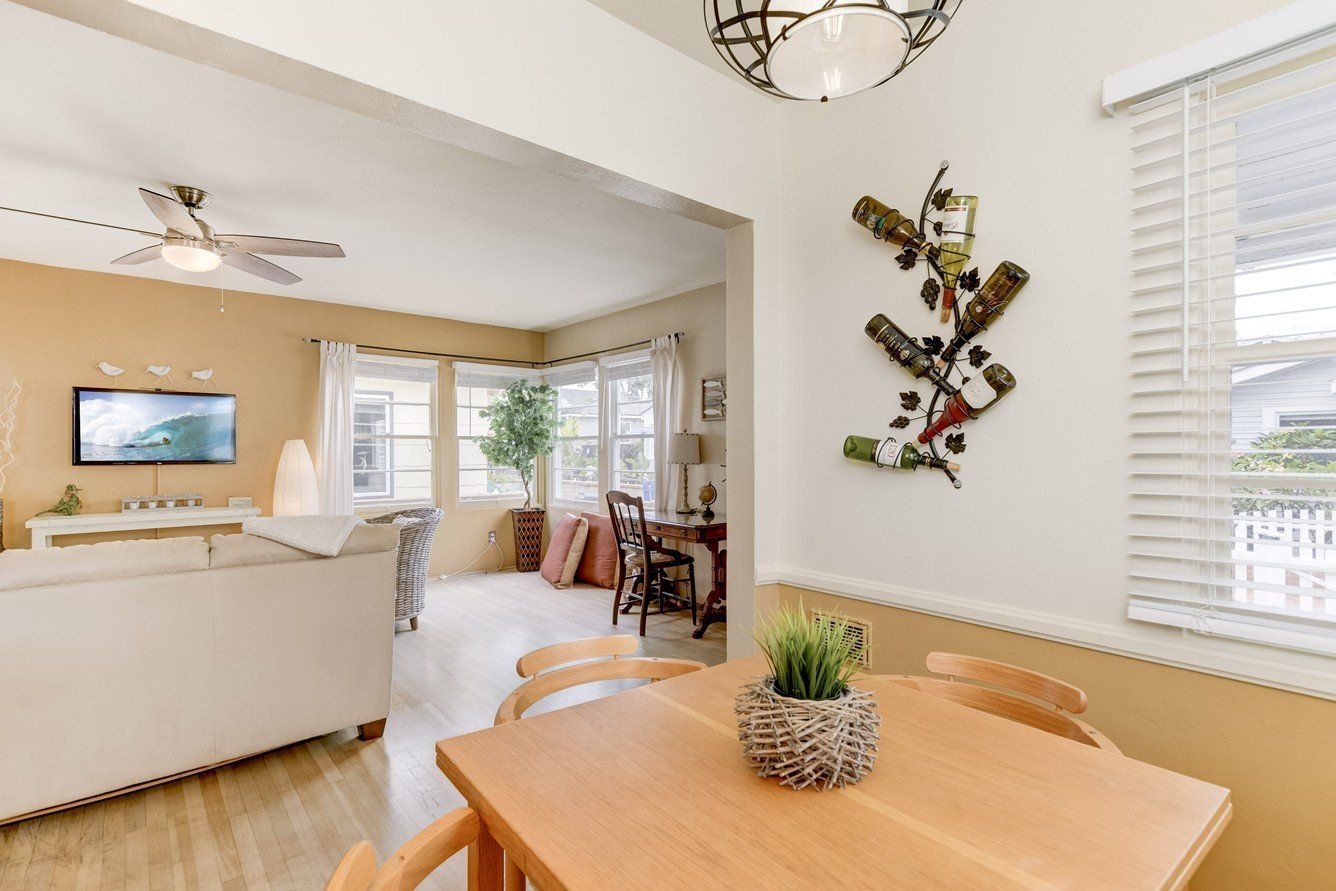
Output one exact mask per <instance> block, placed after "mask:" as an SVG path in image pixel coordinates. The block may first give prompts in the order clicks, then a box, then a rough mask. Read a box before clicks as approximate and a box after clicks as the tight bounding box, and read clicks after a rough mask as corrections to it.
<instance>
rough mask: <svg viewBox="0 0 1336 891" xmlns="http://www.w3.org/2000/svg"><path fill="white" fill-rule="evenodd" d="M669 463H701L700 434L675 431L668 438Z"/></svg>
mask: <svg viewBox="0 0 1336 891" xmlns="http://www.w3.org/2000/svg"><path fill="white" fill-rule="evenodd" d="M668 463H669V464H699V463H700V436H699V435H698V434H695V433H674V434H672V436H670V437H669V439H668Z"/></svg>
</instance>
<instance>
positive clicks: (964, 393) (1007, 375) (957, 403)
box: [918, 363, 1016, 445]
mask: <svg viewBox="0 0 1336 891" xmlns="http://www.w3.org/2000/svg"><path fill="white" fill-rule="evenodd" d="M1014 389H1016V378H1014V377H1013V376H1012V374H1011V372H1010V371H1007V369H1006V368H1005V367H1004V366H1002V365H999V364H997V363H993V364H992V365H989V366H988V367H987V368H985V369H984V370H983V373H982V374H980V375H979V376H978V377H973V378H970V379H969V380H968V381H966V382H965V385H964V386H963V387H961V388H960V389H959V390H956V391H955V393H953V394H952V395H951V398H950V399H947V400H946V406H945V407H944V408H943V409H942V413H941V414H939V415H938V416H937V420H935V421H933V422H932V424H931V425H929V426H928V428H927V429H925V430H924V431H923V432H922V433H920V434H919V435H918V441H919V442H920V443H922V444H923V445H927V444H928V442H930V441H931V440H932V438H933V437H934V436H937V435H938V434H939V433H941V432H942V431H943V430H945V429H946V428H948V427H954V426H956V425H957V424H963V423H965V422H966V421H968V420H971V419H973V418H977V417H978V416H979V415H981V414H983V413H984V412H985V411H987V410H988V409H990V408H992V407H993V406H994V405H996V404H997V403H998V402H999V401H1001V399H1002V397H1003V396H1005V395H1007V394H1008V393H1010V392H1011V391H1012V390H1014Z"/></svg>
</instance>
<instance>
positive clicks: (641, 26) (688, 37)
mask: <svg viewBox="0 0 1336 891" xmlns="http://www.w3.org/2000/svg"><path fill="white" fill-rule="evenodd" d="M589 2H590V3H592V4H594V5H595V6H598V7H600V8H602V9H604V10H606V11H607V12H610V13H612V14H613V15H615V16H616V17H617V18H619V19H621V20H622V21H624V22H626V23H627V24H628V25H630V26H631V27H633V28H635V29H637V30H639V31H643V32H645V33H646V34H648V35H649V36H650V37H653V38H654V39H655V40H657V41H659V42H660V43H666V44H667V45H668V46H671V47H672V48H673V49H675V50H677V51H678V52H680V53H683V54H685V55H687V56H690V57H691V58H693V59H695V60H696V61H697V62H701V63H703V64H705V65H708V66H709V67H711V68H713V69H714V70H716V71H719V72H722V73H723V74H726V75H728V76H729V77H731V78H733V79H734V80H737V81H738V82H739V83H742V78H741V77H740V76H739V75H738V74H737V73H736V72H734V71H733V69H732V68H729V67H728V65H727V63H725V62H724V60H723V59H721V58H720V57H719V53H718V52H716V51H715V49H714V46H713V45H712V44H711V43H710V39H709V37H707V36H706V32H705V7H704V5H703V4H702V2H701V0H589ZM726 7H727V4H726V3H721V4H720V8H721V9H724V8H726ZM760 95H765V94H760Z"/></svg>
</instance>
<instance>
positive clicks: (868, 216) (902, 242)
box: [853, 195, 940, 259]
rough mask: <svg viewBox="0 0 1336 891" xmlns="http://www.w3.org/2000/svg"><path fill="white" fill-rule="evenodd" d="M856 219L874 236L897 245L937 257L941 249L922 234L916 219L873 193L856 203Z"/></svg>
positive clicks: (854, 214)
mask: <svg viewBox="0 0 1336 891" xmlns="http://www.w3.org/2000/svg"><path fill="white" fill-rule="evenodd" d="M853 217H854V221H855V222H856V223H858V225H860V226H863V227H864V228H866V229H867V230H868V231H869V232H871V233H872V236H873V237H874V238H876V239H878V240H880V241H885V242H888V243H890V244H893V245H896V246H897V247H902V248H905V249H906V250H910V251H914V252H915V253H920V254H927V255H928V256H929V257H932V258H933V259H936V258H937V257H938V256H939V255H940V251H939V250H938V248H937V245H935V244H929V243H928V242H927V240H926V239H925V238H924V237H923V235H922V234H920V232H919V230H918V227H917V226H915V225H914V221H913V220H911V219H910V218H909V217H907V216H905V215H904V214H902V213H900V211H898V210H896V209H894V208H892V207H887V206H886V205H885V204H882V203H881V202H880V201H878V200H877V199H876V198H873V197H872V196H871V195H864V196H863V197H862V198H860V199H858V203H857V204H855V205H854V213H853Z"/></svg>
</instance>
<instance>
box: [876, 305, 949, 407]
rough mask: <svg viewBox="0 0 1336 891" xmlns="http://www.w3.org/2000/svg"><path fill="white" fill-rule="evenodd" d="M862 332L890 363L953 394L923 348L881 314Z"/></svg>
mask: <svg viewBox="0 0 1336 891" xmlns="http://www.w3.org/2000/svg"><path fill="white" fill-rule="evenodd" d="M863 331H864V332H865V333H866V334H867V336H868V337H870V338H872V341H873V342H874V343H876V344H877V345H878V346H880V347H881V348H882V349H883V350H885V351H886V354H887V355H889V356H890V357H891V361H892V362H896V363H898V364H899V365H900V367H901V368H903V369H904V370H905V371H908V372H909V373H910V374H912V375H913V376H914V377H919V378H927V379H928V380H929V381H931V382H932V383H933V385H934V386H937V387H939V388H941V389H943V390H945V391H946V392H948V393H952V392H955V388H954V387H952V386H951V384H950V383H948V382H947V380H946V378H944V377H942V376H941V375H940V374H938V373H937V369H936V367H934V365H933V362H932V357H931V356H929V355H928V354H927V353H925V352H924V351H923V347H921V346H919V345H918V343H916V342H915V341H914V338H912V337H910V336H909V335H908V334H906V333H905V332H904V331H903V330H901V328H900V326H899V325H897V324H895V323H894V322H892V321H891V320H890V319H888V318H886V316H885V315H883V314H882V313H877V314H876V315H875V316H873V317H872V318H871V319H869V320H868V323H867V325H865V326H864V327H863Z"/></svg>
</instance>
